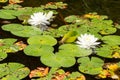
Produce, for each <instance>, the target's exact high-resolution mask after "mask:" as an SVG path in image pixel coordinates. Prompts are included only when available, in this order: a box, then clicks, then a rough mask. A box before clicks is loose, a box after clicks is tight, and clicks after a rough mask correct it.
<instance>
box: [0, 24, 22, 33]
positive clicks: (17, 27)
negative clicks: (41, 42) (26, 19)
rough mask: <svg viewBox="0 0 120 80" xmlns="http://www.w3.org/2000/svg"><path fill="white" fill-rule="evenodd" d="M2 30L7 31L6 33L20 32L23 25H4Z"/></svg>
mask: <svg viewBox="0 0 120 80" xmlns="http://www.w3.org/2000/svg"><path fill="white" fill-rule="evenodd" d="M2 29H3V30H5V31H11V32H12V31H19V30H22V25H21V24H15V23H12V24H6V25H3V26H2Z"/></svg>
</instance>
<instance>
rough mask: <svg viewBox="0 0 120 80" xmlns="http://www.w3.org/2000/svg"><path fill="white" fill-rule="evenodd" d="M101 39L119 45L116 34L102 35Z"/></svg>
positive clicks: (119, 37) (119, 38) (118, 37)
mask: <svg viewBox="0 0 120 80" xmlns="http://www.w3.org/2000/svg"><path fill="white" fill-rule="evenodd" d="M102 40H103V42H104V43H106V44H108V45H120V36H117V35H109V36H104V37H102Z"/></svg>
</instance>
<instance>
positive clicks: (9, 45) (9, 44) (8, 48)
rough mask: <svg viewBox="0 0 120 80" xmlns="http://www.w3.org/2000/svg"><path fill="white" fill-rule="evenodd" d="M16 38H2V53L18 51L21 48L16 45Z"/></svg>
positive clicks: (0, 46) (0, 44) (0, 40)
mask: <svg viewBox="0 0 120 80" xmlns="http://www.w3.org/2000/svg"><path fill="white" fill-rule="evenodd" d="M15 41H16V39H13V38H7V39H0V52H1V53H10V52H17V51H18V50H19V49H18V48H17V46H15V45H14V42H15Z"/></svg>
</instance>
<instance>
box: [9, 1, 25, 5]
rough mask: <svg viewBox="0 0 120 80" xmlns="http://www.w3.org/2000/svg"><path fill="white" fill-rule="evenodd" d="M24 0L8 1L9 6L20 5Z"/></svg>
mask: <svg viewBox="0 0 120 80" xmlns="http://www.w3.org/2000/svg"><path fill="white" fill-rule="evenodd" d="M23 1H24V0H9V4H17V3H22V2H23Z"/></svg>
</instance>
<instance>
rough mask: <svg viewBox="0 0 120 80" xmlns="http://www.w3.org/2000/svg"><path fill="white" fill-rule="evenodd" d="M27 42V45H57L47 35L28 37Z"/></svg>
mask: <svg viewBox="0 0 120 80" xmlns="http://www.w3.org/2000/svg"><path fill="white" fill-rule="evenodd" d="M27 42H28V43H29V44H42V45H50V46H54V45H55V44H56V43H57V40H56V39H55V38H53V37H52V36H49V35H38V36H32V37H30V38H29V39H28V40H27Z"/></svg>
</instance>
